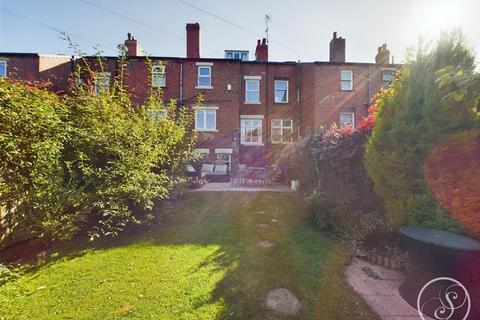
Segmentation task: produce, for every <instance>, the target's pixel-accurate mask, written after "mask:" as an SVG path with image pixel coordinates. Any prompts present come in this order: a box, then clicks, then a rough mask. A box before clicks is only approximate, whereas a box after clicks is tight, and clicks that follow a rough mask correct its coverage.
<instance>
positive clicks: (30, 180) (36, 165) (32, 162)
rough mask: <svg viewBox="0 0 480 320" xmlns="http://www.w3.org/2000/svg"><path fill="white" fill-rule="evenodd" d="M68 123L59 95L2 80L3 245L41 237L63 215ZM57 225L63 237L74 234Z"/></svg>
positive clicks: (0, 197)
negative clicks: (6, 241)
mask: <svg viewBox="0 0 480 320" xmlns="http://www.w3.org/2000/svg"><path fill="white" fill-rule="evenodd" d="M66 117H67V107H66V105H64V104H63V103H61V102H60V100H59V98H58V97H57V96H56V95H54V94H52V93H49V92H47V91H46V90H43V89H42V88H41V87H37V86H35V85H33V84H25V85H23V84H20V83H16V82H12V81H9V80H7V79H5V78H0V123H1V129H0V207H3V209H4V211H5V215H4V216H3V217H2V222H3V223H2V224H1V229H0V234H1V238H0V240H1V239H2V238H3V237H5V236H6V235H7V234H9V235H10V236H11V237H12V241H15V238H22V237H25V234H28V233H29V232H32V234H42V233H43V232H45V231H47V229H49V227H48V221H50V220H55V219H57V218H58V219H59V220H60V219H61V217H62V216H63V215H64V212H63V206H62V196H63V194H66V193H67V190H66V186H65V184H64V178H65V177H64V172H63V168H62V165H61V162H62V160H61V159H62V154H63V148H64V142H65V141H66V140H67V139H68V135H69V132H70V127H69V124H68V121H67V120H66ZM58 222H59V224H58V225H59V230H58V231H59V232H60V233H64V232H68V231H69V228H70V227H71V225H69V224H68V223H63V222H62V221H58ZM13 229H16V230H18V232H15V233H11V231H12V230H13ZM49 231H50V232H52V233H53V232H54V231H53V230H49Z"/></svg>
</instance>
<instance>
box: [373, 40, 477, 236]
mask: <svg viewBox="0 0 480 320" xmlns="http://www.w3.org/2000/svg"><path fill="white" fill-rule="evenodd" d="M474 61H475V57H474V55H473V53H472V52H471V51H470V50H469V49H468V48H467V47H466V45H465V43H464V40H463V38H462V36H461V35H460V34H459V33H458V32H451V33H448V34H443V35H442V36H441V38H440V40H439V41H438V43H437V45H436V46H435V47H434V48H433V49H432V50H427V49H426V48H425V47H423V46H420V47H419V49H418V52H417V53H416V55H415V56H414V57H413V56H412V57H411V58H410V59H409V61H408V64H407V65H406V66H405V67H404V68H403V70H402V71H401V72H400V73H399V74H398V77H397V79H396V81H394V83H393V85H392V87H391V88H390V89H389V90H386V91H384V92H382V93H381V95H380V96H379V98H378V100H377V108H376V121H375V125H374V128H373V132H372V135H371V137H370V139H369V141H368V144H367V147H366V156H365V158H366V162H365V163H366V167H367V170H368V174H369V175H370V177H371V178H372V180H373V182H374V186H375V190H376V191H377V193H378V194H380V195H381V196H382V198H383V199H384V201H385V206H386V208H387V211H388V213H389V216H390V220H391V221H392V223H393V224H394V225H395V226H400V225H404V224H406V223H411V224H420V225H426V226H433V227H437V228H440V229H445V230H451V231H454V232H458V230H460V229H462V227H461V226H459V225H458V223H457V222H456V221H455V220H454V219H451V217H450V216H449V213H447V211H446V210H445V209H444V208H442V206H441V205H440V204H439V203H438V202H437V200H435V199H434V198H433V197H432V195H431V193H430V191H429V187H428V186H427V185H426V183H425V180H424V177H423V173H424V163H425V158H426V156H427V154H428V153H429V151H430V149H431V148H432V146H433V145H434V144H435V143H437V142H438V141H441V140H443V139H445V138H446V137H448V136H450V135H453V134H455V133H457V132H462V131H464V130H469V129H473V128H478V127H479V118H478V111H477V110H476V107H477V105H478V99H479V95H478V92H479V81H478V80H479V77H478V74H477V73H475V64H474Z"/></svg>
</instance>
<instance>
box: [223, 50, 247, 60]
mask: <svg viewBox="0 0 480 320" xmlns="http://www.w3.org/2000/svg"><path fill="white" fill-rule="evenodd" d="M225 59H233V60H242V61H248V51H244V50H225Z"/></svg>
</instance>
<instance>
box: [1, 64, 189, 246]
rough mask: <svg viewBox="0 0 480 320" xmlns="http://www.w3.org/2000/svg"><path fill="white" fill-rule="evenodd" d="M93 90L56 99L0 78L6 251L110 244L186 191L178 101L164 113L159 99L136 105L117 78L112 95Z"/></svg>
mask: <svg viewBox="0 0 480 320" xmlns="http://www.w3.org/2000/svg"><path fill="white" fill-rule="evenodd" d="M86 70H87V71H86V75H84V77H85V76H86V77H87V78H88V77H90V78H91V77H92V74H91V72H92V71H91V68H90V67H88V68H86ZM81 72H82V70H81V69H79V72H78V74H77V76H80V74H81ZM84 83H87V82H84ZM92 89H93V88H92V87H91V86H89V85H81V86H79V87H78V88H77V89H76V90H74V91H73V92H72V94H69V95H66V96H64V97H62V98H59V97H57V96H55V95H54V94H51V93H48V92H47V91H45V90H42V89H40V88H31V87H28V86H26V85H25V84H21V83H17V82H12V81H10V80H8V79H0V104H1V108H0V123H2V127H1V131H0V206H4V207H6V208H7V214H6V217H5V219H4V221H3V223H2V227H3V231H4V233H3V234H6V233H7V231H8V239H7V240H8V241H9V242H14V241H16V240H18V239H25V238H33V237H46V238H53V239H58V238H62V239H65V238H71V237H72V236H74V235H76V234H78V233H87V234H88V235H89V236H90V238H91V239H93V238H95V237H100V236H114V235H116V234H118V233H119V232H120V231H122V230H124V229H125V228H127V227H128V226H133V225H138V224H142V223H146V222H148V221H152V219H153V218H154V217H153V216H152V215H153V211H152V209H153V206H154V203H155V201H166V200H168V199H170V198H171V197H172V196H177V195H179V194H180V193H182V192H183V191H182V190H183V189H184V188H183V187H181V185H183V184H186V183H187V179H186V176H185V172H184V171H185V170H184V168H185V164H186V163H188V162H189V161H190V160H191V159H192V157H193V146H194V143H195V138H196V136H195V134H194V133H193V132H192V130H191V125H192V121H193V116H192V112H191V111H189V110H187V109H186V108H183V107H182V108H177V105H176V103H175V102H174V101H172V102H171V103H170V104H169V105H168V106H164V104H163V100H162V97H161V92H157V91H154V92H152V95H151V97H150V98H149V99H148V101H147V102H146V103H145V104H144V105H140V106H134V105H132V104H131V102H130V99H129V97H128V96H127V94H126V92H125V90H124V89H123V88H122V82H121V79H118V78H117V79H116V81H115V83H114V85H113V86H112V88H111V90H105V91H103V92H101V94H95V93H94V90H92ZM163 110H166V111H167V112H166V115H165V116H158V115H159V113H160V112H161V111H163ZM0 240H1V239H0Z"/></svg>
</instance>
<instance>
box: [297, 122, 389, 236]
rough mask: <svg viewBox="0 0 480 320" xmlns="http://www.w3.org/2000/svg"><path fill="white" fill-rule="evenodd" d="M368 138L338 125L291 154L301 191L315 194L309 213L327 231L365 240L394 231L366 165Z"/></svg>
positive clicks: (364, 134) (364, 132)
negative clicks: (364, 160)
mask: <svg viewBox="0 0 480 320" xmlns="http://www.w3.org/2000/svg"><path fill="white" fill-rule="evenodd" d="M368 134H369V131H368V130H365V131H351V130H349V131H348V132H347V131H342V130H339V129H337V128H336V127H335V126H333V127H332V128H330V129H329V130H322V131H321V133H320V134H317V135H314V136H311V137H308V138H306V139H305V140H303V141H301V142H299V143H298V144H297V145H296V146H295V148H296V150H295V151H294V152H291V157H290V159H289V163H291V165H290V167H291V168H290V170H293V171H294V172H295V174H296V176H298V177H299V179H300V186H301V187H302V190H304V191H306V192H314V193H315V195H314V196H313V198H312V202H311V205H310V211H311V212H312V214H313V217H314V220H315V223H316V224H317V226H318V227H319V229H320V230H322V231H327V232H333V233H335V234H340V235H342V236H344V237H347V238H350V239H364V238H366V237H367V236H369V235H370V234H372V233H374V232H377V231H381V232H384V231H387V230H389V228H390V226H389V224H388V223H387V217H386V214H385V210H384V208H383V205H382V204H383V203H382V199H381V198H380V197H379V196H378V195H377V194H376V193H375V192H374V191H373V185H372V182H371V180H370V179H369V177H368V175H367V172H366V170H365V167H364V163H363V146H364V144H365V142H366V139H367V136H368ZM300 157H302V158H303V160H302V159H299V158H300Z"/></svg>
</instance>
